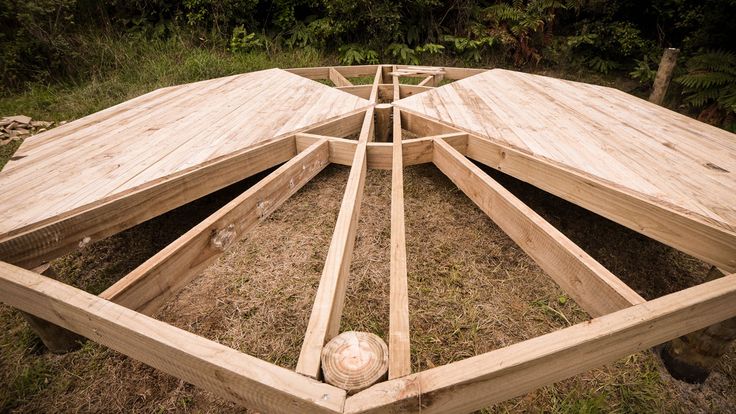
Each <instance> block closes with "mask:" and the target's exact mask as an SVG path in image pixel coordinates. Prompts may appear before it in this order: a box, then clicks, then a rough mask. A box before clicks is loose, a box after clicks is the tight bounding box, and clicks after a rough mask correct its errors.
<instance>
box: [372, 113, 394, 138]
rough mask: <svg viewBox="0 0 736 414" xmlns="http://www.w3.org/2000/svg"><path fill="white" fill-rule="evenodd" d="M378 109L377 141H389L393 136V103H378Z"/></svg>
mask: <svg viewBox="0 0 736 414" xmlns="http://www.w3.org/2000/svg"><path fill="white" fill-rule="evenodd" d="M375 111H376V128H375V131H376V142H388V140H389V138H390V137H391V104H378V105H376V107H375Z"/></svg>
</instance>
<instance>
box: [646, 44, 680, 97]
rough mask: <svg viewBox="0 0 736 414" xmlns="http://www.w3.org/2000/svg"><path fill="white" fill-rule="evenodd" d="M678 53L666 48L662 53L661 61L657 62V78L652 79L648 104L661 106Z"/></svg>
mask: <svg viewBox="0 0 736 414" xmlns="http://www.w3.org/2000/svg"><path fill="white" fill-rule="evenodd" d="M679 53H680V49H675V48H671V47H670V48H667V49H665V50H664V53H662V60H661V61H660V62H659V68H658V69H657V76H656V77H655V78H654V86H653V89H652V94H651V95H649V102H652V103H655V104H657V105H662V102H664V97H665V95H667V88H669V86H670V82H671V81H672V74H673V73H674V71H675V65H676V64H677V55H678V54H679Z"/></svg>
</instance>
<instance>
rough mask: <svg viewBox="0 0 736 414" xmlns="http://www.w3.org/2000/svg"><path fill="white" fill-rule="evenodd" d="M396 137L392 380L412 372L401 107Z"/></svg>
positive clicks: (396, 112)
mask: <svg viewBox="0 0 736 414" xmlns="http://www.w3.org/2000/svg"><path fill="white" fill-rule="evenodd" d="M394 79H396V78H394ZM397 92H398V90H397ZM393 137H394V142H393V143H392V146H393V157H392V161H393V165H392V168H391V259H390V269H391V270H390V275H389V276H390V280H389V285H390V286H389V292H390V298H389V341H388V378H389V379H394V378H399V377H403V376H405V375H409V374H411V348H410V342H409V287H408V281H407V270H406V233H405V224H404V165H403V155H402V151H401V150H402V145H401V116H400V115H399V110H398V108H394V121H393Z"/></svg>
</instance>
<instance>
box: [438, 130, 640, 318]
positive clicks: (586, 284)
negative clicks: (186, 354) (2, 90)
mask: <svg viewBox="0 0 736 414" xmlns="http://www.w3.org/2000/svg"><path fill="white" fill-rule="evenodd" d="M433 161H434V164H435V165H436V166H437V167H438V168H439V169H440V170H441V171H442V172H443V173H444V174H445V175H447V176H448V177H449V178H450V179H451V180H452V181H453V182H454V183H455V185H457V186H458V188H460V189H461V190H462V191H463V192H464V193H465V194H466V195H467V196H468V197H469V198H470V199H471V200H473V202H474V203H475V204H477V205H478V207H480V209H481V210H483V212H484V213H486V214H487V215H488V216H489V217H490V218H491V219H493V221H494V222H495V223H496V224H497V225H498V226H499V227H500V228H501V229H502V230H503V231H504V232H505V233H506V234H508V236H509V237H511V239H512V240H514V241H515V242H516V243H517V244H518V245H519V247H521V248H522V249H523V250H524V251H525V252H526V253H527V254H528V255H529V256H530V257H531V258H532V259H534V261H535V262H536V263H537V264H538V265H539V266H540V267H541V268H542V269H543V270H544V271H545V272H546V273H547V274H548V275H549V276H550V277H552V279H554V280H555V282H557V284H558V285H560V287H561V288H562V289H563V290H564V291H565V292H566V293H567V294H568V295H570V297H572V298H573V299H574V300H575V302H576V303H577V304H578V305H580V306H581V307H582V308H583V309H585V311H586V312H588V313H589V314H590V315H591V316H593V317H596V316H601V315H605V314H608V313H610V312H614V311H617V310H620V309H624V308H626V307H629V306H632V305H637V304H640V303H643V302H644V299H643V298H642V297H641V296H639V295H638V294H637V293H636V292H634V291H633V290H632V289H631V288H629V287H628V286H626V284H625V283H623V282H622V281H621V280H620V279H618V278H617V277H616V276H614V275H613V274H612V273H611V272H609V271H608V270H606V268H605V267H603V266H602V265H601V264H600V263H598V262H597V261H596V260H595V259H593V258H592V257H590V256H589V255H588V254H587V253H585V251H583V249H581V248H580V247H578V246H577V245H576V244H575V243H573V242H572V241H571V240H570V239H568V238H567V237H565V235H563V234H562V233H560V232H559V231H558V230H557V229H556V228H554V226H552V225H551V224H549V223H548V222H547V221H546V220H544V219H543V218H542V217H541V216H539V215H538V214H537V213H535V212H534V211H533V210H532V209H530V208H529V207H527V206H526V205H525V204H524V203H523V202H522V201H521V200H519V199H518V198H516V197H515V196H514V195H513V194H511V193H510V192H509V191H508V190H506V189H505V188H504V187H503V186H501V185H500V184H499V183H498V182H496V181H495V180H493V179H492V178H491V177H490V176H489V175H488V174H486V173H485V172H483V171H482V170H481V169H480V168H478V167H477V166H475V165H474V164H473V163H472V162H470V161H469V160H468V159H466V158H465V157H464V156H463V155H462V154H460V153H459V152H458V151H456V150H455V149H454V148H452V146H450V145H449V144H448V143H446V142H444V141H442V140H439V139H437V140H435V141H434V159H433Z"/></svg>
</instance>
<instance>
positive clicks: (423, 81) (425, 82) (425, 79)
mask: <svg viewBox="0 0 736 414" xmlns="http://www.w3.org/2000/svg"><path fill="white" fill-rule="evenodd" d="M430 82H432V85H429V86H435V84H434V75H430V76H427V77H426V78H424V80H422V81H421V82H419V84H417V86H427V84H429V83H430Z"/></svg>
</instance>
